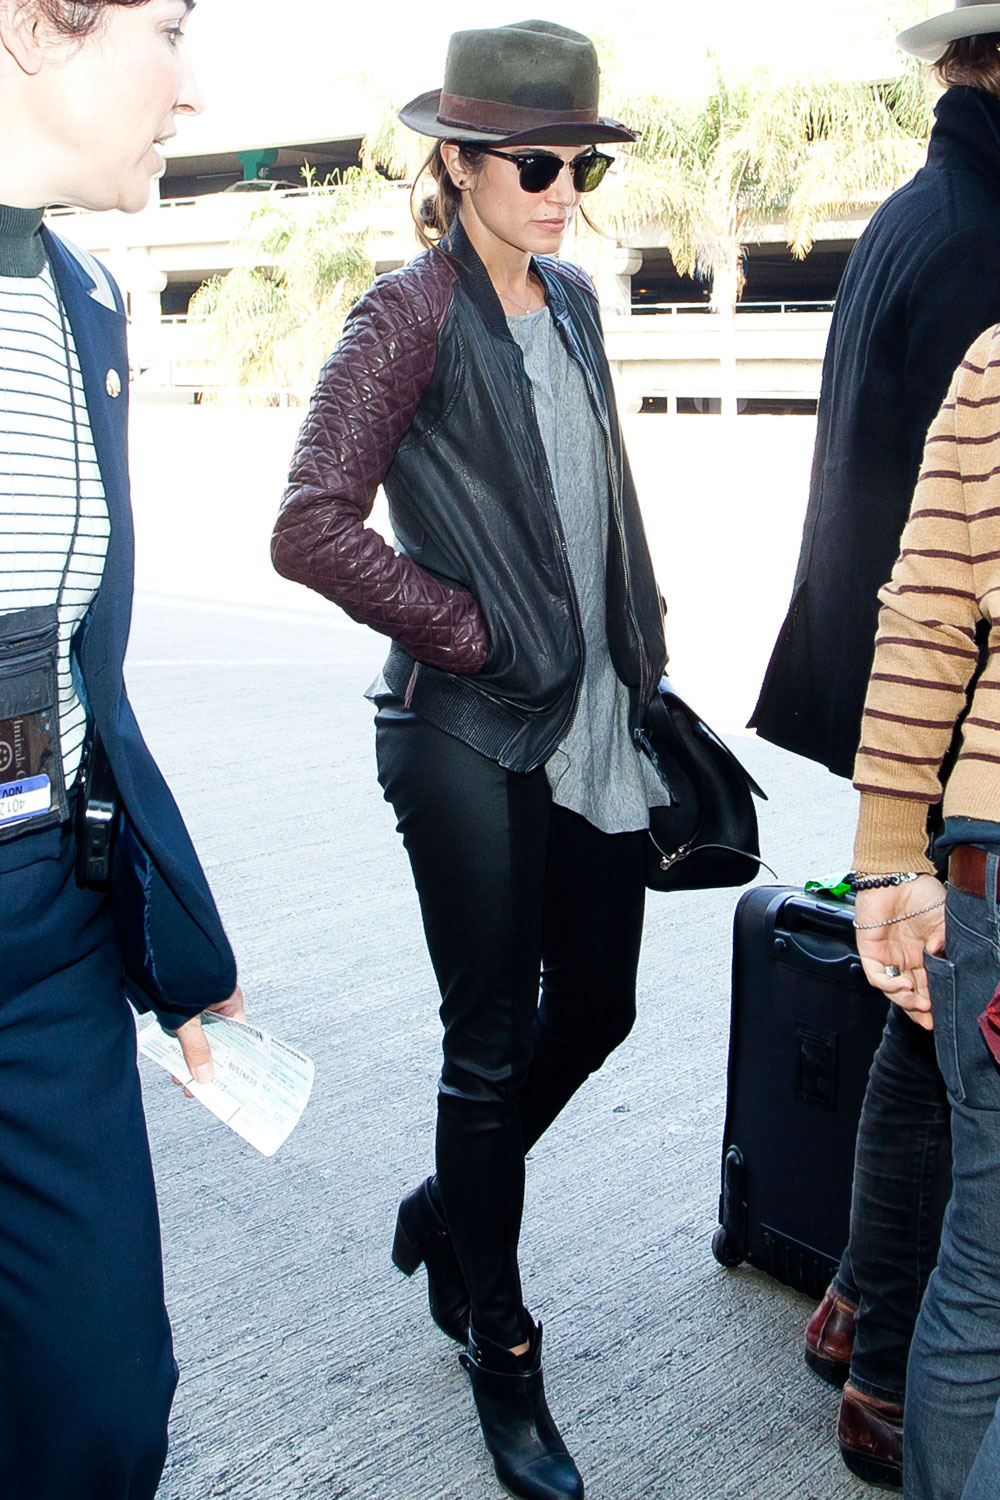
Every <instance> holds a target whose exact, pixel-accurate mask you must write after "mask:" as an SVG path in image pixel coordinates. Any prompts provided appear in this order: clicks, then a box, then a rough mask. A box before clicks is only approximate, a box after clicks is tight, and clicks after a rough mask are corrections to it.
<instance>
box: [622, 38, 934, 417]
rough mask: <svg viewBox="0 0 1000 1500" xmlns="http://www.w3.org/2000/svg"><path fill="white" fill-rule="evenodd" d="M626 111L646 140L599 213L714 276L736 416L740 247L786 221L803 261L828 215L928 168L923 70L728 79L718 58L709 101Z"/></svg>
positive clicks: (650, 102) (726, 406)
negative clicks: (652, 227) (648, 231)
mask: <svg viewBox="0 0 1000 1500" xmlns="http://www.w3.org/2000/svg"><path fill="white" fill-rule="evenodd" d="M612 107H614V106H612ZM620 108H621V111H622V114H623V116H624V118H626V119H627V120H628V121H629V123H630V124H631V125H632V126H633V127H634V128H635V129H636V130H637V131H638V132H639V137H638V140H637V141H636V142H635V144H634V145H632V146H629V147H626V148H625V149H624V151H623V153H622V155H623V163H622V169H621V170H620V171H618V172H617V173H615V174H614V175H613V176H611V177H609V180H608V187H607V190H606V192H605V194H604V195H603V196H602V202H601V217H602V219H603V220H605V221H606V222H608V223H609V224H610V225H611V226H612V227H613V228H614V230H615V231H616V232H617V234H618V235H619V236H620V237H621V238H627V237H628V235H629V233H630V232H634V231H635V230H636V229H637V228H638V227H640V226H643V225H649V224H656V225H659V226H660V227H661V228H662V230H663V232H664V234H665V236H666V239H667V243H668V245H669V247H670V253H671V257H672V259H673V262H674V265H675V267H676V268H677V271H678V273H679V274H680V275H682V276H685V275H686V276H692V275H699V276H704V277H706V278H708V279H710V280H711V289H712V300H711V305H712V307H713V309H714V310H715V311H716V312H717V313H719V314H720V333H721V343H722V366H723V369H722V375H723V410H724V411H728V412H730V413H735V410H736V359H735V311H736V304H737V302H738V301H739V299H740V295H741V293H742V291H743V284H744V279H745V277H744V269H743V267H744V261H745V256H746V242H747V241H748V240H749V239H753V238H754V236H755V235H756V234H758V233H759V231H760V230H761V229H762V228H763V227H764V226H765V225H768V224H773V223H774V222H775V221H778V222H783V223H784V226H785V233H786V237H787V241H788V244H789V247H790V248H791V251H792V253H793V255H795V256H797V257H800V258H801V257H802V256H804V255H806V254H807V253H808V251H809V249H810V247H811V245H812V242H813V237H814V234H815V230H816V226H817V223H818V222H819V221H820V220H821V219H822V218H824V217H827V216H829V215H830V214H831V213H833V212H835V211H837V210H843V209H845V208H846V207H848V206H849V205H864V206H866V207H867V206H870V205H871V203H872V202H873V201H877V200H878V199H880V198H881V197H883V196H884V195H885V194H886V193H889V192H891V191H893V190H894V189H895V188H897V187H898V186H900V184H901V183H902V182H903V181H904V180H905V179H906V178H907V177H908V176H910V175H911V173H912V172H913V171H915V170H916V168H917V167H918V166H919V165H920V163H921V161H922V159H923V154H924V151H925V149H926V143H927V136H928V134H929V132H930V124H931V111H930V100H929V97H928V95H927V91H926V88H925V86H924V82H923V75H922V73H921V71H920V70H919V69H914V70H910V71H908V72H906V73H905V74H903V75H902V76H901V77H900V78H898V79H895V80H893V81H891V82H889V83H887V84H882V85H872V84H863V83H854V82H835V81H826V80H816V79H805V80H801V81H796V80H787V79H779V78H775V77H773V76H772V75H770V74H768V73H766V72H762V71H759V72H757V73H754V74H753V75H751V76H750V77H748V78H745V79H738V80H735V81H730V80H728V79H727V78H726V77H725V76H724V75H723V73H722V71H721V69H720V68H719V67H718V66H717V65H716V67H715V76H714V83H713V87H712V89H711V92H710V93H709V94H708V95H707V97H704V98H702V99H700V100H697V101H694V102H690V101H681V102H679V103H677V102H672V101H670V100H668V99H665V98H664V97H662V96H660V95H654V94H647V95H639V96H636V95H635V94H631V95H629V96H628V97H627V98H625V99H623V100H622V101H621V103H620Z"/></svg>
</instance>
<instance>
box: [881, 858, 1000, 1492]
mask: <svg viewBox="0 0 1000 1500" xmlns="http://www.w3.org/2000/svg"><path fill="white" fill-rule="evenodd" d="M998 867H1000V858H998V856H997V855H996V854H990V855H989V857H988V860H987V877H986V878H987V889H988V890H992V891H993V892H994V893H995V891H996V886H997V870H998ZM945 919H946V929H945V937H946V956H945V957H930V956H929V957H928V959H927V977H928V982H929V986H930V993H931V1005H932V1008H933V1015H934V1036H935V1038H936V1039H937V1055H938V1061H939V1063H940V1067H941V1072H942V1073H943V1075H944V1080H945V1083H946V1085H947V1088H948V1099H949V1102H950V1104H951V1110H952V1141H953V1162H954V1189H953V1192H952V1196H951V1200H950V1202H949V1204H948V1209H947V1212H946V1214H945V1219H944V1229H943V1231H942V1235H941V1254H940V1257H939V1259H938V1264H937V1267H936V1268H935V1270H934V1272H933V1274H932V1275H931V1278H930V1281H929V1283H928V1286H927V1294H926V1296H925V1297H924V1301H923V1305H922V1307H921V1309H920V1317H919V1318H918V1320H917V1328H916V1332H915V1334H914V1337H913V1347H912V1350H911V1353H910V1367H909V1371H908V1377H907V1397H906V1423H905V1432H904V1447H905V1457H904V1470H905V1474H906V1496H907V1500H996V1497H997V1495H1000V1417H998V1416H997V1409H998V1408H997V1403H998V1399H1000V1068H998V1067H997V1065H996V1063H995V1062H994V1061H993V1058H992V1056H991V1055H990V1052H989V1049H988V1048H987V1046H986V1043H985V1041H984V1040H983V1038H982V1035H981V1034H980V1031H979V1025H978V1018H979V1016H980V1014H981V1013H982V1011H984V1010H985V1009H986V1006H987V1004H988V1002H989V1000H990V998H991V997H992V995H993V991H994V989H995V988H996V984H997V980H998V978H1000V913H998V904H997V900H996V896H995V894H994V895H993V896H992V897H987V898H986V899H985V900H982V899H977V898H976V897H975V896H966V895H963V894H962V893H961V892H960V891H955V890H951V889H949V891H948V901H947V906H946V908H945Z"/></svg>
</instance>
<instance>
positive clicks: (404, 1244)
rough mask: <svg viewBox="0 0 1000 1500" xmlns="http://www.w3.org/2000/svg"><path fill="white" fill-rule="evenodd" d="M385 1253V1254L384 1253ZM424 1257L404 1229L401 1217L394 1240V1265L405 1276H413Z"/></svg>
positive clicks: (397, 1221)
mask: <svg viewBox="0 0 1000 1500" xmlns="http://www.w3.org/2000/svg"><path fill="white" fill-rule="evenodd" d="M383 1253H384V1252H383ZM423 1259H424V1257H423V1256H422V1255H421V1253H420V1251H419V1250H418V1249H417V1247H416V1245H415V1244H414V1243H413V1241H412V1240H411V1239H410V1236H409V1235H408V1234H407V1232H406V1230H405V1229H404V1228H403V1224H402V1219H401V1217H397V1219H396V1233H395V1234H394V1235H393V1238H392V1263H393V1265H394V1266H395V1267H396V1269H397V1270H399V1271H402V1273H403V1275H404V1276H412V1275H413V1273H414V1271H416V1270H417V1268H418V1266H421V1265H422V1264H423Z"/></svg>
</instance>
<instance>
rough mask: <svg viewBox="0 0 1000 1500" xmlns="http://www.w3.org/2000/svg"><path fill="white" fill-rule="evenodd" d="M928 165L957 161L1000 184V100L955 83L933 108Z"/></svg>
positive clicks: (950, 164)
mask: <svg viewBox="0 0 1000 1500" xmlns="http://www.w3.org/2000/svg"><path fill="white" fill-rule="evenodd" d="M934 115H935V120H936V123H935V125H934V129H933V130H932V132H931V141H930V148H929V150H928V152H927V161H928V164H934V165H937V164H940V165H942V166H952V165H958V163H959V162H961V163H962V165H964V166H965V167H967V168H969V169H971V170H972V171H974V172H978V173H980V175H982V176H984V177H989V178H991V179H992V180H993V181H994V182H995V183H996V184H997V185H998V186H1000V99H998V98H996V96H995V95H993V94H988V93H987V92H986V91H985V89H973V88H968V87H967V86H966V85H965V84H956V85H954V86H953V87H951V88H949V89H945V91H944V93H943V94H942V95H941V97H940V99H939V100H938V102H937V105H936V107H935V110H934Z"/></svg>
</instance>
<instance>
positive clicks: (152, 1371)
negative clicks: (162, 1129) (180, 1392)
mask: <svg viewBox="0 0 1000 1500" xmlns="http://www.w3.org/2000/svg"><path fill="white" fill-rule="evenodd" d="M74 856H75V842H74V840H73V838H72V835H71V833H70V831H69V828H68V826H65V827H63V828H62V829H60V828H52V829H46V830H43V831H42V832H40V833H31V834H23V835H22V836H21V837H20V838H18V839H17V840H14V841H12V842H10V843H2V842H0V1495H2V1496H3V1500H152V1496H153V1495H154V1493H155V1491H156V1487H157V1484H158V1482H159V1478H160V1472H161V1470H162V1468H163V1461H164V1458H165V1456H166V1450H167V1415H168V1413H169V1411H170V1403H171V1400H172V1397H173V1393H174V1386H175V1384H176V1381H177V1369H176V1366H175V1364H174V1359H173V1352H172V1348H171V1340H170V1326H169V1324H168V1322H167V1315H166V1311H165V1309H164V1306H163V1276H162V1272H161V1268H160V1231H159V1222H158V1219H157V1211H156V1196H155V1193H154V1189H153V1174H152V1170H151V1167H150V1161H149V1148H148V1145H147V1143H146V1126H145V1121H144V1118H143V1113H142V1100H141V1097H140V1093H139V1077H138V1073H137V1070H136V1060H135V1027H134V1025H133V1021H132V1013H131V1011H130V1010H129V1007H128V1005H127V1004H126V1002H125V1000H124V998H123V996H122V992H121V959H120V957H119V952H118V946H117V943H116V941H115V936H114V932H113V929H112V923H111V918H110V916H109V913H108V910H107V903H106V901H105V900H104V898H103V897H101V896H99V895H95V894H94V893H93V892H90V891H81V890H79V889H78V888H77V886H76V882H75V880H74V876H73V861H74Z"/></svg>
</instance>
